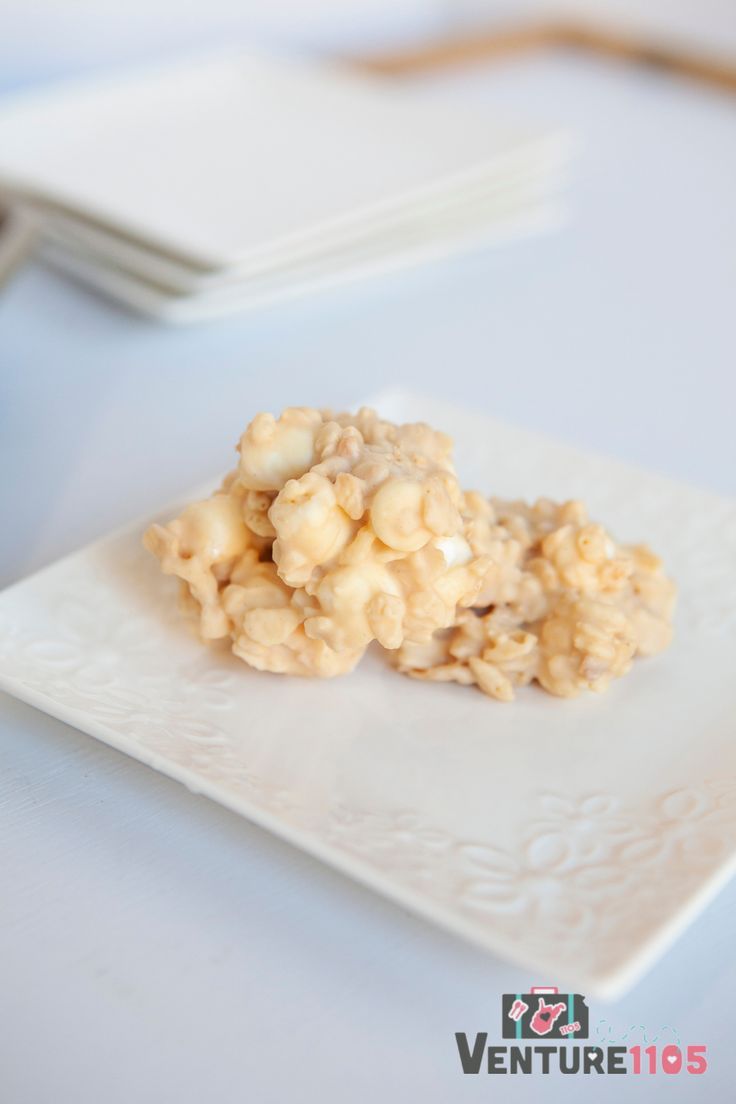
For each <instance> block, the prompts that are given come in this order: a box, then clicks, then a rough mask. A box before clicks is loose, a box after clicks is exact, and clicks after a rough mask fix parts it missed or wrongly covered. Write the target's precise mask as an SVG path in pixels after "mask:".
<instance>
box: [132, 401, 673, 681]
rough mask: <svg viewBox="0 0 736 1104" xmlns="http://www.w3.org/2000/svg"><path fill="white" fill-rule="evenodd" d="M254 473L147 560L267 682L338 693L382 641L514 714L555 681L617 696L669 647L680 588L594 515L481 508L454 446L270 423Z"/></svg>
mask: <svg viewBox="0 0 736 1104" xmlns="http://www.w3.org/2000/svg"><path fill="white" fill-rule="evenodd" d="M238 452H239V463H238V466H237V468H236V469H235V470H234V471H233V472H231V473H230V474H229V475H228V476H227V477H226V478H225V480H224V482H223V484H222V486H221V488H220V489H219V490H218V491H217V492H216V493H215V494H214V495H213V496H212V497H211V498H209V499H206V500H205V501H203V502H198V503H194V504H193V505H191V506H188V507H187V509H186V510H184V512H183V513H182V514H181V516H180V517H179V518H177V519H175V520H174V521H172V522H170V523H169V524H168V525H165V526H163V525H153V526H152V527H151V528H150V529H149V530H148V532H147V533H146V534H145V537H144V543H145V545H146V547H147V548H148V549H149V550H150V551H151V552H153V553H154V555H156V556H157V557H158V559H159V560H160V562H161V567H162V569H163V571H164V572H165V573H167V574H171V575H175V576H178V578H179V579H180V580H181V588H182V595H183V598H184V603H185V606H186V608H187V609H188V610H189V611H190V612H191V613H192V615H193V616H195V617H196V618H197V622H198V627H199V632H200V635H201V637H202V639H203V640H216V639H220V638H229V639H230V640H231V643H232V650H233V652H234V653H235V655H237V656H239V657H240V658H241V659H243V660H245V662H246V663H248V664H250V665H251V666H252V667H255V668H257V669H259V670H264V671H274V672H280V673H286V674H298V675H317V676H321V677H330V676H333V675H339V674H343V673H345V672H347V671H350V670H352V668H353V667H354V666H355V665H356V664H357V663H358V661H359V660H360V658H361V656H362V655H363V653H364V651H365V649H366V648H367V647H368V645H369V644H370V643H371V642H372V641H374V640H376V641H378V643H379V644H380V645H381V646H382V647H383V648H385V649H388V650H389V652H390V653H391V654H392V656H393V660H394V663H395V665H396V666H397V667H398V669H399V670H401V671H403V672H405V673H407V674H410V675H412V676H414V677H416V678H422V679H427V680H431V681H447V680H452V681H456V682H460V683H465V684H468V685H473V684H474V685H477V686H479V687H480V688H481V689H482V690H483V691H485V693H487V694H489V695H491V696H492V697H495V698H498V699H500V700H504V701H506V700H510V699H511V698H513V696H514V690H515V687H517V686H522V685H525V684H527V683H529V682H531V681H532V680H533V679H537V680H538V681H539V682H540V683H541V685H542V686H544V687H545V689H547V690H549V691H550V692H551V693H553V694H558V695H562V696H571V695H574V694H577V693H578V692H579V691H580V690H581V689H583V688H589V689H593V690H602V689H604V688H605V687H606V686H607V685H608V683H609V681H610V680H611V679H612V678H615V677H617V676H619V675H622V674H624V673H625V672H626V671H627V670H628V668H629V666H630V664H631V661H632V659H633V657H634V656H635V655H636V654H642V655H649V654H652V653H653V652H656V651H659V650H660V649H661V648H663V647H665V646H666V644H667V643H668V641H669V637H670V632H671V628H670V617H671V613H672V607H673V604H674V587H673V585H672V583H671V582H670V581H669V580H668V579H667V578H666V577H665V576H664V575H663V573H662V571H661V567H660V563H659V560H658V559H657V558H656V557H655V556H654V555H653V554H652V553H651V552H649V551H648V549H646V548H644V547H641V546H637V547H633V548H629V547H626V546H618V545H616V544H615V542H614V541H613V540H612V538H611V537H610V536H609V535H608V534H607V533H606V531H605V530H604V529H603V528H602V527H601V526H599V525H594V524H591V523H590V522H589V521H588V519H587V517H586V514H585V510H584V508H583V506H582V505H581V504H580V503H578V502H568V503H564V504H563V505H557V504H555V503H553V502H550V501H548V500H545V499H540V500H539V501H538V502H537V503H536V504H535V505H534V506H527V505H526V504H524V503H521V502H504V501H501V500H498V499H490V500H487V499H484V498H483V497H482V496H481V495H479V494H477V493H476V492H472V491H470V492H467V493H465V494H463V492H462V491H461V489H460V486H459V483H458V480H457V476H456V474H455V471H454V468H453V466H452V458H451V452H452V442H451V441H450V439H449V438H448V437H447V436H445V435H444V434H442V433H438V432H436V431H435V430H433V429H431V428H430V427H429V426H426V425H424V424H416V425H394V424H392V423H390V422H386V421H383V420H381V419H379V418H378V416H377V415H376V414H375V412H374V411H372V410H368V409H363V410H360V411H359V412H358V413H357V414H356V415H350V414H333V413H331V412H330V411H318V410H312V409H309V408H305V407H296V408H291V409H288V410H285V411H284V412H283V414H282V415H281V417H279V418H274V417H273V416H272V415H270V414H258V415H257V416H256V417H255V418H254V419H253V421H252V422H251V423H250V425H249V426H248V428H247V429H246V431H245V433H244V434H243V436H242V438H241V440H240V443H239V446H238Z"/></svg>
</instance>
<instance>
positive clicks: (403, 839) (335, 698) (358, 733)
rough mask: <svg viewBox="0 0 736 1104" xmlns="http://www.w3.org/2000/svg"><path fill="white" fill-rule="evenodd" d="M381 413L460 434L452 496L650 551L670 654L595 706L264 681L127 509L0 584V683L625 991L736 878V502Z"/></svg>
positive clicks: (372, 684) (546, 960) (529, 444)
mask: <svg viewBox="0 0 736 1104" xmlns="http://www.w3.org/2000/svg"><path fill="white" fill-rule="evenodd" d="M375 405H377V406H378V407H379V409H380V410H381V411H382V412H383V413H384V414H386V415H387V416H389V417H392V418H396V419H398V420H417V419H424V420H426V421H429V422H431V423H433V424H435V425H438V426H440V427H441V428H442V429H445V430H447V431H448V432H449V433H451V434H452V435H453V436H454V437H455V440H456V442H457V463H458V469H459V472H460V475H461V478H462V481H463V483H464V484H465V485H466V486H477V487H479V488H481V489H483V490H486V491H493V493H496V494H500V495H503V496H517V495H520V496H525V497H531V498H533V497H536V496H537V495H539V494H542V493H544V494H548V495H550V496H553V497H559V498H568V497H581V498H583V499H585V500H586V502H587V503H588V504H589V506H590V509H591V513H592V515H593V516H594V517H596V518H599V519H600V520H602V521H603V522H604V523H605V524H607V525H608V526H609V527H610V528H611V529H612V530H613V532H614V533H615V534H617V535H618V536H619V537H620V538H621V539H623V540H640V539H645V540H647V541H648V542H649V543H651V545H652V546H653V547H654V548H655V549H656V550H657V551H659V552H660V553H661V554H662V555H663V556H664V557H665V560H666V563H667V566H668V568H669V569H670V570H671V572H672V573H673V574H674V576H675V577H676V579H677V581H678V583H679V586H680V591H681V598H680V604H679V610H678V616H677V625H676V638H675V643H674V645H673V646H672V648H671V649H670V650H669V651H668V652H667V653H665V654H664V655H662V656H659V657H656V658H654V659H651V660H646V661H638V662H637V663H636V664H635V666H634V670H633V672H632V673H631V674H630V675H628V676H627V677H626V678H625V679H622V680H621V681H620V682H618V683H617V684H615V685H614V686H613V688H612V689H611V690H610V691H609V692H608V693H607V694H605V695H602V696H600V697H598V696H595V695H588V696H587V697H582V698H580V699H577V700H574V701H563V700H557V699H554V698H551V697H549V696H548V695H546V694H544V693H543V692H542V691H541V690H539V689H537V688H534V687H529V688H527V689H525V690H523V691H521V692H520V693H519V695H518V699H517V701H516V702H515V703H513V704H511V705H504V704H500V703H498V702H494V701H491V700H490V699H488V698H486V697H484V696H483V695H482V694H480V693H479V692H477V691H475V690H472V689H468V688H466V687H460V686H451V685H441V684H437V685H427V684H424V683H420V682H413V681H411V680H409V679H404V678H402V677H401V676H399V675H397V674H395V673H394V672H393V671H391V670H389V669H388V668H387V667H386V665H385V663H384V662H383V660H382V659H381V657H380V656H379V655H371V656H368V657H367V658H366V660H365V661H364V662H363V663H362V664H361V666H360V667H359V669H358V670H357V672H355V673H354V674H353V675H350V676H347V677H345V678H343V679H338V680H335V681H332V682H309V681H302V680H299V679H287V678H283V677H281V676H275V675H264V674H259V673H257V672H256V671H252V670H250V669H249V668H247V667H246V666H245V665H244V664H242V663H240V662H239V661H237V660H236V659H234V658H233V657H232V656H231V655H229V653H228V652H227V651H226V650H220V649H217V648H213V649H207V648H205V647H203V646H202V645H200V644H199V643H198V642H197V641H196V640H195V639H194V638H193V637H192V636H191V635H190V634H189V633H188V632H187V630H186V629H185V627H184V625H183V624H182V622H181V619H180V616H179V614H178V612H177V607H176V602H175V599H174V584H173V582H172V580H170V579H165V578H163V577H162V576H161V574H160V573H159V571H158V567H157V565H156V563H155V562H154V561H153V559H152V558H151V557H150V556H148V555H147V554H146V553H145V552H144V551H143V550H142V548H141V546H140V534H141V532H142V529H143V528H144V524H143V523H141V524H139V525H136V526H134V527H132V528H130V529H128V530H127V531H125V532H123V533H120V534H116V535H114V536H112V537H109V538H107V539H105V540H102V541H100V542H98V543H97V544H94V545H91V546H89V547H88V548H85V549H82V550H81V551H79V552H77V553H75V554H74V555H72V556H69V557H67V558H66V559H64V560H62V561H60V562H59V563H56V564H53V565H52V566H51V567H49V568H47V569H46V570H45V571H42V572H40V573H39V574H38V575H35V576H34V577H32V578H30V579H28V580H25V581H23V582H21V583H19V584H17V585H16V586H14V587H11V588H10V589H9V590H7V591H5V592H4V593H3V594H2V595H0V685H2V686H3V687H4V688H5V689H6V690H8V691H9V692H10V693H12V694H15V695H16V696H17V697H19V698H22V699H23V700H25V701H28V702H31V703H32V704H33V705H36V706H38V708H40V709H43V710H45V711H46V712H48V713H51V714H53V715H54V716H57V717H60V718H61V719H62V720H64V721H67V722H69V723H71V724H74V725H76V726H77V727H78V728H81V729H83V730H84V731H86V732H89V733H90V734H91V735H93V736H96V737H97V738H99V739H101V740H103V741H105V742H106V743H108V744H110V745H112V746H113V747H116V748H119V749H120V750H122V751H125V752H127V753H128V754H129V755H132V756H134V757H135V758H137V759H139V760H141V761H142V762H144V763H148V764H150V765H151V766H153V767H155V768H156V769H157V770H161V771H163V772H165V773H166V774H168V775H171V777H173V778H176V779H178V780H179V781H181V782H183V783H184V784H185V785H187V786H188V787H190V788H191V789H192V790H194V791H196V792H201V793H203V794H205V795H207V796H208V797H210V798H212V799H214V800H216V801H219V802H221V803H222V804H223V805H226V806H228V807H229V808H230V809H233V810H234V811H236V812H238V813H240V814H242V815H243V816H247V817H249V818H251V819H252V820H254V821H256V822H257V823H259V824H261V825H263V826H265V827H267V828H269V829H271V830H272V831H274V832H275V833H277V834H278V835H280V836H283V837H284V838H286V839H288V840H290V841H291V842H293V843H294V844H296V845H298V846H300V847H302V848H304V850H306V851H309V852H311V853H312V854H314V855H317V856H319V857H320V858H322V859H324V860H325V861H326V862H329V863H330V864H332V865H333V866H335V867H337V868H339V869H341V870H343V871H344V872H345V873H348V874H350V875H351V876H353V877H355V878H356V879H359V880H360V881H362V882H365V883H366V884H368V885H370V886H372V887H374V888H375V889H376V890H379V891H380V892H382V893H384V894H386V895H387V896H389V897H392V898H394V899H395V900H397V901H399V902H401V903H402V904H404V905H406V906H408V907H410V908H412V909H414V910H416V911H417V912H419V913H422V914H423V915H425V916H427V917H428V918H429V919H431V920H433V921H435V922H436V923H438V924H442V925H444V926H445V927H447V928H450V929H452V930H454V931H456V932H457V933H459V934H461V935H463V936H465V937H467V938H469V939H471V940H473V941H475V942H476V943H478V944H481V945H482V946H484V947H486V948H488V949H489V950H492V951H495V952H497V953H499V954H502V955H505V956H508V957H509V958H512V959H514V960H516V961H517V962H519V963H520V964H523V965H524V966H526V967H528V968H529V969H530V970H532V969H533V970H534V971H535V972H536V973H537V974H539V975H540V976H542V975H543V976H544V977H545V978H547V979H550V980H554V981H559V982H560V984H565V985H567V984H571V985H576V986H579V988H580V990H581V991H583V992H586V991H588V992H593V993H597V994H599V995H603V996H606V995H607V996H613V995H616V994H617V993H620V992H621V991H622V990H623V989H624V988H626V987H627V986H628V985H630V984H631V983H632V982H633V981H634V980H635V979H636V978H637V977H638V976H639V974H640V973H641V972H642V971H643V970H644V969H645V968H646V967H647V966H648V965H649V964H650V963H651V962H652V961H653V959H654V958H655V957H656V956H657V955H658V954H660V953H661V952H662V950H664V949H665V947H666V946H667V945H668V944H669V943H670V942H671V941H672V939H674V937H675V936H676V935H677V934H678V933H679V932H680V931H681V930H682V929H683V928H684V927H685V926H686V924H687V923H688V922H689V921H690V920H692V919H693V917H694V916H695V915H696V914H697V913H698V911H699V910H700V909H701V908H702V907H703V906H704V905H705V903H706V902H707V901H708V900H709V899H710V898H711V897H712V896H713V895H714V894H715V893H716V891H717V890H718V888H719V887H720V886H722V885H723V884H724V882H725V881H726V879H727V878H728V877H729V876H730V874H731V873H732V872H733V870H734V867H735V866H736V748H735V747H734V739H733V717H734V712H735V711H736V680H735V679H734V677H733V658H734V657H733V649H732V645H733V640H734V634H735V632H736V572H735V571H734V567H735V566H736V505H734V503H732V502H730V501H728V500H725V499H723V498H719V497H718V496H716V495H713V494H709V493H707V492H704V491H699V490H695V489H692V488H690V487H687V486H683V485H680V484H677V483H674V482H671V481H669V480H667V479H664V478H662V477H660V476H657V475H653V474H650V473H647V472H642V471H638V470H636V469H633V468H630V467H628V466H626V465H623V464H621V463H618V462H616V461H614V460H610V459H605V458H601V457H599V456H595V455H590V454H583V453H580V452H578V451H576V450H575V449H572V448H569V447H568V446H566V445H562V444H558V443H555V442H553V441H550V440H547V439H546V438H543V437H541V436H539V435H536V434H532V433H528V432H525V431H522V430H517V429H513V428H510V427H508V426H504V425H502V424H499V423H496V422H494V421H492V420H491V419H489V418H487V417H485V416H483V415H480V414H472V413H468V412H464V411H461V410H457V409H453V408H451V407H448V406H447V405H445V404H442V403H440V402H437V401H433V400H430V399H425V398H421V397H417V396H409V395H404V394H391V395H385V396H383V397H380V396H379V398H378V399H377V400H375ZM187 497H189V496H187ZM170 514H171V511H170V510H167V511H165V512H164V514H163V515H162V516H164V517H168V516H170Z"/></svg>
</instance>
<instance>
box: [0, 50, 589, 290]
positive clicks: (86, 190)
mask: <svg viewBox="0 0 736 1104" xmlns="http://www.w3.org/2000/svg"><path fill="white" fill-rule="evenodd" d="M566 145H567V140H566V139H565V138H564V137H563V136H562V135H561V134H559V133H551V132H549V131H546V130H543V129H540V128H538V127H535V126H529V125H527V124H518V123H516V122H514V121H504V120H503V119H499V118H497V117H496V116H495V114H491V113H489V112H488V111H483V112H473V111H468V110H467V108H465V109H462V110H458V108H457V107H456V106H453V105H449V106H447V107H445V106H443V105H441V104H431V105H427V104H424V103H422V102H421V100H417V99H415V98H414V97H413V96H412V95H411V94H410V93H409V92H408V91H406V90H404V91H402V90H401V89H399V88H397V87H396V86H395V85H394V84H392V83H391V82H382V81H381V80H380V79H376V78H368V77H365V76H359V75H357V74H355V73H352V72H350V71H349V70H348V69H345V68H343V67H340V66H338V65H329V64H326V63H315V62H310V61H308V60H301V61H300V60H297V59H296V58H284V57H270V56H268V55H265V54H252V53H247V52H242V51H239V50H232V51H226V52H224V53H222V52H220V53H217V54H214V55H209V56H205V57H204V58H199V59H184V60H179V61H175V62H171V63H167V64H163V65H158V66H153V67H145V68H143V69H141V70H138V71H133V72H131V73H128V74H122V75H118V76H115V75H112V74H110V75H106V76H99V75H98V76H92V77H82V78H78V79H77V80H70V81H67V82H66V84H65V85H64V86H60V87H56V88H52V89H50V90H43V89H40V90H36V91H33V92H28V93H25V94H22V95H17V96H13V97H8V98H6V99H3V101H2V102H1V103H0V188H2V189H3V190H4V191H6V192H8V193H9V195H10V196H11V197H12V198H15V199H18V198H21V199H22V198H23V197H26V198H29V199H31V200H35V201H36V202H39V203H41V204H50V205H51V206H53V207H57V208H60V210H61V211H62V212H67V213H69V214H72V215H75V216H77V217H79V218H82V219H88V220H90V221H91V222H92V223H93V224H95V225H97V226H99V227H102V228H107V229H108V230H110V231H112V232H113V233H118V234H121V235H122V236H128V237H131V238H133V239H134V240H135V241H137V242H138V243H139V244H143V245H144V246H147V247H149V248H152V249H155V250H160V251H162V252H163V253H166V254H170V255H171V256H172V257H173V258H175V259H176V260H178V262H179V263H180V264H183V265H186V266H189V267H191V268H192V269H194V270H196V271H200V272H207V271H210V270H221V269H223V268H232V267H239V266H243V267H244V268H245V269H246V270H248V269H250V267H251V266H253V265H256V264H257V263H260V262H263V261H265V260H268V259H273V256H274V253H275V254H276V255H277V256H278V257H280V258H282V259H283V258H284V257H285V256H286V257H287V259H288V255H289V254H290V253H291V251H292V250H298V249H300V248H306V247H309V248H313V247H316V248H318V249H322V248H324V246H325V244H326V241H327V239H328V238H330V237H331V236H332V235H333V234H334V235H336V236H337V237H338V238H339V237H340V235H344V234H345V233H347V232H348V231H349V229H350V227H353V228H354V227H356V226H358V227H359V226H360V225H361V224H363V222H364V220H366V219H367V220H370V219H373V218H377V219H379V220H380V219H381V218H382V217H384V216H386V215H390V214H391V212H396V211H397V210H398V209H403V210H404V211H411V209H412V207H413V205H414V204H415V203H420V204H421V203H423V202H425V201H429V200H442V199H449V200H452V198H453V197H454V196H456V195H457V194H458V192H459V191H461V190H462V189H463V188H465V187H470V188H472V187H474V186H476V185H477V184H478V182H479V181H480V182H482V181H484V180H486V179H489V178H490V177H491V176H495V177H497V178H500V177H503V176H505V175H507V174H509V173H511V174H512V176H513V174H514V173H515V172H517V171H519V170H520V169H521V168H523V167H525V166H531V167H532V168H533V166H534V165H537V164H538V163H539V159H540V158H541V159H542V162H544V163H546V161H547V159H548V158H549V157H552V158H553V159H555V158H559V156H560V155H561V146H566ZM174 199H175V202H173V200H174Z"/></svg>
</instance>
